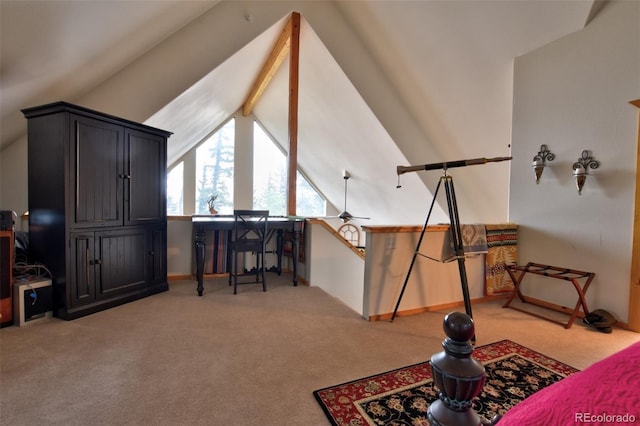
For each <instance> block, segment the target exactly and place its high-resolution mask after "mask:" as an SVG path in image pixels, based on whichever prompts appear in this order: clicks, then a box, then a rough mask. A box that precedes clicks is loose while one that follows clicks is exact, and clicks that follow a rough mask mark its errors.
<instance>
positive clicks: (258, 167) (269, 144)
mask: <svg viewBox="0 0 640 426" xmlns="http://www.w3.org/2000/svg"><path fill="white" fill-rule="evenodd" d="M253 208H254V209H262V210H269V214H270V215H272V216H282V215H285V214H286V208H287V159H286V157H285V155H284V153H283V152H282V151H281V150H280V149H279V148H278V146H277V145H276V144H275V143H273V141H272V140H271V138H270V137H269V136H268V135H267V134H266V133H265V132H264V130H262V127H260V126H259V125H258V124H257V123H254V125H253Z"/></svg>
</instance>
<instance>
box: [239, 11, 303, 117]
mask: <svg viewBox="0 0 640 426" xmlns="http://www.w3.org/2000/svg"><path fill="white" fill-rule="evenodd" d="M292 20H293V14H292V15H291V17H289V20H288V21H287V24H286V25H285V26H284V28H283V29H282V32H281V33H280V37H278V41H276V44H275V45H274V46H273V49H272V50H271V53H270V54H269V57H268V58H267V61H266V62H265V64H264V65H263V67H262V70H261V71H260V74H258V78H257V79H256V81H255V82H254V83H253V86H252V87H251V91H250V92H249V96H247V99H245V101H244V104H243V106H242V115H244V116H245V117H246V116H248V115H249V114H251V111H252V110H253V107H254V106H255V105H256V103H257V102H258V100H259V99H260V96H262V93H264V91H265V89H266V88H267V86H268V85H269V82H270V81H271V79H272V78H273V76H274V75H275V73H276V71H278V68H279V67H280V64H282V61H284V58H285V57H286V56H287V54H288V53H289V50H290V49H291V32H292V27H293V23H292Z"/></svg>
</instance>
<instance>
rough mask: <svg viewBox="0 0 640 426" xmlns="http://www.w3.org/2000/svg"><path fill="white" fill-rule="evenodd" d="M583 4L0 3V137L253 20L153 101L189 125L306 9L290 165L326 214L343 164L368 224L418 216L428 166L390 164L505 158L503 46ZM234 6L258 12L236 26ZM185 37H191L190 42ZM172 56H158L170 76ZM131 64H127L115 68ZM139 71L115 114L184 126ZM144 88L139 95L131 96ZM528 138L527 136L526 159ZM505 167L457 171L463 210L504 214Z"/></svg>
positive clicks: (573, 22)
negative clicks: (36, 111)
mask: <svg viewBox="0 0 640 426" xmlns="http://www.w3.org/2000/svg"><path fill="white" fill-rule="evenodd" d="M592 5H593V2H591V1H586V0H585V1H570V0H567V1H565V0H558V1H537V0H522V1H511V2H509V1H492V0H481V1H358V2H354V1H326V2H313V1H312V2H307V1H302V2H297V1H244V2H234V1H220V2H218V1H216V0H212V1H163V2H161V1H149V2H137V1H131V2H129V1H125V2H111V1H95V2H76V1H56V2H36V1H21V2H17V1H16V2H14V1H2V2H1V3H0V7H1V9H0V12H1V13H2V28H1V31H2V37H1V39H2V52H1V53H2V62H1V66H2V68H1V71H2V72H1V74H0V77H1V81H0V83H1V88H2V96H1V100H0V101H1V102H2V103H1V105H0V107H1V109H2V111H1V119H2V123H1V126H0V131H1V136H2V145H3V146H4V145H5V144H7V143H11V142H12V141H14V140H16V139H17V138H19V137H21V135H24V133H25V130H26V126H25V123H24V119H23V118H22V117H21V115H20V113H19V109H20V108H23V107H26V106H33V105H36V104H39V103H45V102H51V101H55V100H59V99H64V100H69V101H72V102H73V101H74V100H75V99H88V100H90V101H91V102H90V103H89V105H88V106H91V105H92V103H95V104H99V103H100V102H99V101H98V99H100V97H101V96H103V94H104V91H105V90H109V89H110V88H114V89H116V90H128V91H131V90H132V89H133V88H132V87H131V85H130V84H129V85H127V86H126V89H123V88H122V87H124V86H122V87H119V86H118V84H119V83H120V82H122V81H125V76H126V75H129V76H131V75H138V74H137V73H140V72H141V71H142V74H140V75H144V70H141V69H140V67H141V66H142V64H154V65H155V64H156V63H157V62H154V61H158V60H163V61H165V63H167V62H170V61H173V62H174V64H175V62H176V61H177V62H178V63H180V64H181V66H182V70H183V71H182V72H183V73H185V72H186V74H183V75H180V76H174V77H172V79H174V80H176V79H177V80H179V81H180V84H182V82H184V81H185V80H186V77H185V76H186V75H189V76H191V75H193V73H194V68H198V67H200V66H201V65H202V64H203V63H204V62H205V61H204V60H201V58H210V57H212V55H213V56H215V57H216V58H219V57H220V54H221V53H222V52H227V51H228V50H229V46H236V45H238V40H244V39H246V37H247V35H248V34H250V33H254V32H255V33H257V37H256V36H252V37H251V39H249V40H247V41H244V42H243V43H242V44H240V46H244V47H242V48H235V50H234V52H235V51H237V53H236V54H235V55H234V54H230V55H228V56H227V55H226V53H224V56H225V57H226V58H227V59H226V60H224V61H222V62H220V63H218V64H216V65H215V66H211V67H209V68H208V69H207V70H206V71H205V72H203V73H201V74H200V75H199V76H198V77H196V78H198V79H200V78H202V76H203V75H206V73H207V72H208V71H209V70H212V69H213V70H212V71H211V72H210V75H209V76H206V77H205V78H203V79H202V80H200V81H199V82H198V83H195V81H193V80H191V81H190V82H189V85H193V84H194V83H195V86H193V87H192V88H191V89H188V90H187V91H184V90H185V89H186V87H188V86H185V87H184V88H183V89H182V90H181V91H180V92H183V95H180V96H177V95H179V92H178V93H174V94H172V95H171V96H170V97H168V99H165V100H164V101H163V104H162V105H164V104H166V103H167V100H170V99H173V98H176V96H177V98H176V100H175V101H174V102H175V105H179V106H180V107H181V108H187V109H190V108H192V109H191V112H193V114H191V115H190V117H191V118H189V119H188V120H184V121H183V122H182V123H181V125H182V126H184V127H185V129H186V130H185V132H187V133H189V132H192V133H193V134H200V133H205V132H207V130H206V129H207V128H209V127H210V130H212V129H213V128H214V127H216V126H217V125H219V124H220V123H221V122H222V121H223V120H224V119H225V118H226V117H228V116H230V115H231V114H233V113H235V111H236V110H237V109H238V108H239V106H240V105H241V102H242V100H243V98H244V95H245V94H246V93H247V92H248V90H249V87H250V84H251V82H252V81H253V78H255V75H256V74H257V72H258V70H259V68H260V66H261V65H262V62H263V60H264V58H266V56H267V55H268V53H269V49H270V47H271V46H272V44H273V42H274V41H275V38H276V37H277V35H278V32H279V31H280V29H281V25H282V19H284V17H285V16H287V14H288V13H290V12H291V11H292V10H299V11H300V12H301V13H302V16H303V17H304V18H305V21H304V22H303V28H302V46H301V60H302V62H301V65H300V78H301V82H300V94H301V96H300V126H299V131H300V134H299V143H300V147H299V160H300V165H301V167H302V169H303V170H304V171H305V172H306V173H307V175H308V176H309V177H310V178H311V179H312V180H313V181H314V183H315V184H316V185H317V186H318V188H319V189H320V190H321V191H322V192H323V193H324V194H325V195H326V196H327V198H328V199H329V201H330V202H331V203H332V204H333V205H335V206H336V208H337V210H341V208H342V190H343V183H344V182H343V179H342V170H344V169H346V170H349V171H350V172H351V173H352V176H353V178H352V179H351V180H350V182H349V185H350V187H349V190H350V191H349V198H350V199H349V211H351V213H353V214H355V215H371V216H375V215H378V214H379V217H378V218H377V219H376V221H375V222H379V223H391V224H395V223H417V222H419V221H421V220H422V218H423V215H424V211H425V210H426V205H427V201H428V199H429V197H430V195H429V194H430V192H429V190H431V191H433V189H434V187H435V184H436V183H437V178H438V175H437V174H435V175H434V173H427V172H423V173H411V174H407V175H404V176H403V177H402V181H403V182H402V184H403V188H402V189H401V190H396V189H395V184H396V176H395V173H394V172H395V166H396V165H398V164H414V165H415V164H424V163H432V162H440V161H451V160H459V159H466V158H475V157H492V156H504V155H508V153H509V152H510V147H509V144H510V143H511V140H510V128H511V94H512V66H513V58H514V57H515V56H518V55H521V54H524V53H526V52H528V51H531V50H533V49H535V48H537V47H539V46H542V45H544V44H546V43H548V42H550V41H552V40H554V39H557V38H559V37H562V36H564V35H566V34H569V33H571V32H574V31H577V30H579V29H580V28H582V27H583V26H584V25H585V23H586V22H587V20H588V18H589V17H590V11H592V10H593V8H592ZM243 15H244V17H247V18H248V17H249V16H253V17H254V18H255V22H253V21H251V20H249V19H246V20H245V21H244V22H239V21H242V19H243ZM98 18H99V19H98ZM190 20H191V22H189V21H190ZM82 23H87V24H82ZM212 23H213V26H212ZM242 24H244V25H242ZM247 25H248V26H247ZM250 26H252V27H253V30H251V29H250ZM181 27H182V29H180V28H181ZM258 28H260V31H259V32H257V31H256V30H257V29H258ZM183 29H188V30H187V31H186V32H185V31H183ZM174 33H175V34H178V33H181V34H183V35H184V36H183V37H174ZM197 34H201V37H199V38H194V37H197ZM88 35H90V36H88ZM178 40H191V42H192V43H193V41H194V40H197V41H198V42H197V43H196V45H183V46H182V51H184V52H186V51H188V52H190V53H188V54H182V51H181V52H176V51H175V50H170V49H166V50H165V49H162V48H160V49H157V48H156V47H154V46H163V45H166V44H171V45H172V46H174V47H175V45H176V43H177V42H178ZM250 40H253V41H250ZM166 41H169V42H170V43H166ZM145 51H147V52H152V51H153V52H156V53H154V54H152V55H148V54H146V53H145ZM162 51H165V52H168V51H171V52H172V55H171V57H166V56H165V57H159V56H157V54H160V53H159V52H162ZM154 55H156V56H154ZM216 55H217V56H216ZM189 61H191V62H192V63H191V66H188V67H187V66H185V65H188V64H189ZM193 61H196V62H197V64H196V66H194V64H193ZM130 64H131V65H135V66H131V65H130ZM174 64H172V67H168V68H170V69H172V70H174V71H172V72H173V73H175V72H180V71H178V70H179V68H177V67H176V66H175V65H174ZM131 68H135V69H136V71H132V72H131V73H127V70H129V69H131ZM149 71H151V70H149ZM166 74H167V73H166V72H165V73H160V74H157V75H156V73H154V77H155V78H154V83H155V80H156V79H157V80H158V81H159V82H161V79H162V78H169V77H168V76H167V77H165V75H166ZM189 78H190V77H189ZM209 79H210V80H215V81H217V82H218V83H217V84H212V83H210V82H209V81H208V80H209ZM221 81H222V82H223V83H221ZM103 82H106V83H111V84H104V83H103ZM140 83H141V84H140V85H141V86H145V87H144V88H141V89H138V88H136V90H137V91H138V92H140V93H138V96H136V97H135V98H132V99H131V100H135V102H137V104H135V108H137V110H136V109H131V108H133V107H127V106H125V105H117V108H114V111H112V112H113V113H115V114H119V112H118V110H119V109H121V110H123V111H125V113H126V115H125V116H127V117H130V118H131V119H138V120H139V119H140V115H142V114H143V111H142V110H143V109H144V110H149V109H152V108H154V109H153V111H160V112H159V113H158V114H157V115H156V117H154V120H155V118H157V117H163V120H162V121H163V123H164V124H162V125H159V127H162V128H167V129H170V130H176V129H181V128H180V127H177V126H172V125H171V126H170V125H167V124H166V123H168V121H166V120H169V117H170V116H171V113H170V112H169V109H166V108H163V107H162V105H155V103H156V102H157V101H158V100H159V99H161V98H163V97H166V90H165V91H164V92H163V93H162V95H161V96H155V94H154V96H148V95H149V94H148V93H147V96H140V95H142V94H143V93H145V92H144V91H145V90H148V87H147V86H149V83H148V82H140ZM287 83H288V79H287V70H286V67H284V69H281V70H280V71H279V72H278V74H277V75H276V76H275V79H274V81H273V82H272V83H271V85H270V86H269V88H268V90H267V92H266V93H265V94H264V96H263V98H262V99H261V100H260V102H259V104H258V105H257V106H256V108H255V110H254V111H255V115H256V117H257V118H258V119H259V120H260V121H261V122H262V123H263V124H264V125H265V127H267V130H268V131H269V133H271V134H272V135H274V136H276V137H277V139H278V140H279V141H280V142H281V143H283V141H286V140H287V138H286V128H287V126H286V117H287V113H286V112H287V104H286V102H287V99H288V97H287V93H288V88H287ZM174 86H175V85H174ZM96 87H98V90H96V89H95V88H96ZM106 88H109V89H106ZM162 89H163V88H161V87H158V91H160V90H162ZM199 89H204V90H206V91H209V94H208V95H207V94H203V93H202V92H201V91H200V90H199ZM131 95H136V93H134V92H131ZM150 98H153V99H150ZM140 99H146V103H147V104H146V105H144V106H141V105H139V102H140ZM205 105H206V106H205ZM194 106H196V107H195V108H194ZM109 112H111V111H109ZM150 115H151V114H148V115H145V116H144V117H145V118H146V117H149V116H150ZM205 120H206V122H207V123H206V124H204V121H205ZM152 121H153V120H152ZM156 124H157V123H156ZM180 132H182V130H179V131H178V132H175V135H174V136H175V138H172V139H173V140H175V142H172V147H171V148H170V150H171V151H170V155H171V156H179V155H180V153H182V152H184V150H185V149H187V147H186V146H183V145H181V144H180V143H179V140H180V137H179V133H180ZM544 142H546V141H541V143H544ZM514 143H517V141H514ZM537 149H538V147H532V155H533V153H535V151H536V150H537ZM508 171H509V165H508V163H502V164H497V165H491V166H489V165H487V166H477V167H476V166H474V167H467V168H461V169H456V172H455V173H456V183H457V190H458V191H457V192H458V201H459V204H460V206H461V216H462V217H461V219H462V220H463V221H468V222H469V221H485V222H486V221H494V220H500V221H502V220H505V219H506V218H507V210H508V208H507V206H508V200H507V197H508V180H509V179H508ZM414 186H415V187H414ZM378 212H379V213H378ZM417 216H419V217H417ZM373 222H374V221H372V222H371V223H373Z"/></svg>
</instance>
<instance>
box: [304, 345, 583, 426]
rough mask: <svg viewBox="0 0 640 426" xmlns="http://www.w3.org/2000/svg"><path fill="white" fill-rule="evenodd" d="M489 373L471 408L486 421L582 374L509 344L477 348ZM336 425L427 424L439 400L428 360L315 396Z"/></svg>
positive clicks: (337, 387)
mask: <svg viewBox="0 0 640 426" xmlns="http://www.w3.org/2000/svg"><path fill="white" fill-rule="evenodd" d="M473 357H474V358H475V359H477V360H478V361H479V362H481V363H482V364H483V365H484V367H485V371H486V373H487V377H486V380H485V384H484V388H483V391H482V393H481V394H480V395H479V396H478V398H477V399H476V400H475V401H474V403H473V408H474V410H476V412H477V413H478V414H480V415H481V416H483V417H484V418H486V419H491V418H493V416H494V415H496V414H504V413H505V412H506V411H507V410H508V409H509V408H511V407H513V406H514V405H515V404H517V403H518V402H520V401H522V400H523V399H525V398H526V397H528V396H529V395H531V394H533V393H535V392H537V391H539V390H540V389H542V388H544V387H546V386H549V385H550V384H552V383H554V382H557V381H558V380H560V379H562V378H563V377H566V376H568V375H569V374H572V373H575V372H577V371H578V370H576V369H575V368H573V367H571V366H569V365H566V364H563V363H561V362H559V361H556V360H554V359H551V358H549V357H547V356H545V355H542V354H540V353H538V352H536V351H533V350H531V349H528V348H525V347H524V346H521V345H519V344H517V343H514V342H512V341H510V340H503V341H501V342H497V343H492V344H489V345H485V346H479V347H477V348H475V350H474V352H473ZM313 395H314V396H315V397H316V400H317V401H318V403H319V404H320V406H321V407H322V409H323V410H324V412H325V414H326V415H327V417H328V418H329V421H330V422H331V424H333V425H336V426H353V425H376V426H379V425H398V424H402V425H428V424H429V423H428V420H427V409H428V408H429V404H431V403H432V402H433V401H436V400H437V399H438V395H437V392H436V390H435V388H434V386H433V382H432V380H431V368H430V367H429V362H428V361H425V362H421V363H419V364H415V365H411V366H408V367H403V368H399V369H397V370H393V371H389V372H386V373H382V374H376V375H374V376H370V377H366V378H364V379H359V380H354V381H351V382H348V383H343V384H341V385H336V386H331V387H328V388H324V389H320V390H317V391H314V392H313Z"/></svg>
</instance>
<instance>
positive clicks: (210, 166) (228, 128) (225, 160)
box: [195, 119, 235, 214]
mask: <svg viewBox="0 0 640 426" xmlns="http://www.w3.org/2000/svg"><path fill="white" fill-rule="evenodd" d="M234 135H235V121H234V120H233V119H231V120H229V121H228V122H227V123H226V124H225V125H224V126H223V127H221V128H220V129H219V130H218V131H217V132H216V133H214V134H213V135H211V137H209V139H207V140H206V141H205V142H203V143H202V144H201V145H200V146H199V147H198V148H197V149H196V200H195V201H196V214H208V213H209V206H208V204H207V200H208V199H209V198H210V197H211V196H212V195H214V196H217V199H216V200H215V202H214V205H215V209H216V210H217V211H218V213H220V214H233V155H234Z"/></svg>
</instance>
